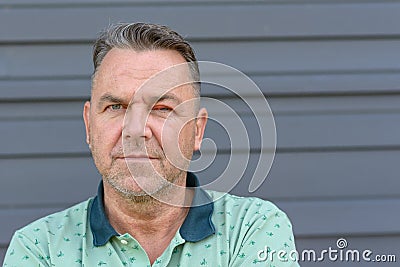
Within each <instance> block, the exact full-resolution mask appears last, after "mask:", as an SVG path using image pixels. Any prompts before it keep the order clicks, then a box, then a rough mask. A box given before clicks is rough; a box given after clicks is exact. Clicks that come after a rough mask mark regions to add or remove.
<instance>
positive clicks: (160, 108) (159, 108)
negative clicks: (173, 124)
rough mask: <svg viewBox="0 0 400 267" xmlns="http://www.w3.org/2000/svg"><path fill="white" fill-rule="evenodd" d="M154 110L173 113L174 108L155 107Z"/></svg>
mask: <svg viewBox="0 0 400 267" xmlns="http://www.w3.org/2000/svg"><path fill="white" fill-rule="evenodd" d="M153 110H155V111H162V112H170V111H172V108H170V107H166V106H160V107H158V106H155V107H153Z"/></svg>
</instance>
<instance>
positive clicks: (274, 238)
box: [3, 173, 299, 267]
mask: <svg viewBox="0 0 400 267" xmlns="http://www.w3.org/2000/svg"><path fill="white" fill-rule="evenodd" d="M187 181H188V182H187V183H188V186H190V187H195V194H194V199H193V203H195V204H196V205H192V207H191V208H190V210H189V212H188V215H187V217H186V219H185V221H184V222H183V224H182V226H181V227H180V229H179V230H178V231H177V232H176V234H175V236H174V237H173V238H172V240H171V243H170V244H169V246H168V247H167V249H166V250H165V251H164V252H163V254H162V255H161V256H160V257H159V258H157V259H156V261H155V262H154V263H153V264H152V265H151V264H150V261H149V259H148V257H147V254H146V252H145V251H144V250H143V248H142V247H141V245H140V244H139V243H138V242H137V241H136V240H135V238H133V237H132V236H131V235H130V234H128V233H125V234H118V233H117V232H116V231H115V230H114V228H113V227H112V226H111V225H110V223H109V221H108V219H107V217H106V214H105V212H104V206H103V186H102V183H101V184H100V186H99V191H98V194H97V196H96V197H95V198H90V199H88V200H87V201H84V202H82V203H79V204H77V205H75V206H73V207H71V208H68V209H66V210H64V211H61V212H58V213H55V214H52V215H50V216H47V217H44V218H42V219H39V220H37V221H35V222H33V223H31V224H29V225H27V226H25V227H24V228H22V229H20V230H18V231H16V233H15V234H14V236H13V238H12V240H11V243H10V246H9V248H8V250H7V253H6V257H5V261H4V264H3V267H14V266H15V267H17V266H18V267H26V266H29V267H31V266H32V267H41V266H46V267H47V266H68V267H73V266H87V267H91V266H103V267H107V266H112V267H118V266H154V267H161V266H174V267H183V266H213V267H225V266H232V267H233V266H245V267H247V266H268V267H279V266H285V267H287V266H299V265H298V263H297V261H294V260H293V258H292V257H289V255H290V254H289V253H290V251H294V250H295V244H294V237H293V232H292V226H291V224H290V222H289V220H288V218H287V216H286V215H285V213H283V212H282V211H281V210H279V209H278V208H277V207H276V206H275V205H273V204H272V203H271V202H268V201H265V200H261V199H258V198H252V197H248V198H244V197H237V196H233V195H230V194H224V193H219V192H215V191H208V190H207V191H205V190H203V189H201V188H200V187H198V179H197V178H196V176H195V175H193V174H191V173H188V176H187ZM199 203H200V204H204V205H199ZM281 250H283V251H286V252H287V253H286V255H283V254H281V256H282V255H283V256H282V257H279V259H278V257H276V256H275V258H273V257H268V258H266V257H265V255H266V254H263V253H265V252H272V251H276V253H278V252H279V251H281ZM261 251H262V252H261ZM284 254H285V253H284ZM272 256H273V255H272Z"/></svg>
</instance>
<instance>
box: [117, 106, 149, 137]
mask: <svg viewBox="0 0 400 267" xmlns="http://www.w3.org/2000/svg"><path fill="white" fill-rule="evenodd" d="M148 115H149V114H148V112H146V111H145V110H139V109H132V108H131V109H128V110H127V111H126V114H125V119H124V124H123V127H122V136H123V138H124V139H126V140H127V139H132V140H140V139H142V138H143V139H146V140H147V139H150V138H151V136H152V132H151V129H150V127H149V124H148Z"/></svg>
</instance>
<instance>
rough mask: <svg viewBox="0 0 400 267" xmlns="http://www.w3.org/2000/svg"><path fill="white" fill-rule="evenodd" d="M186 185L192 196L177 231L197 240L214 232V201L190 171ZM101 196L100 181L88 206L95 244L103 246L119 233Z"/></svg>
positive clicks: (101, 185) (184, 236)
mask: <svg viewBox="0 0 400 267" xmlns="http://www.w3.org/2000/svg"><path fill="white" fill-rule="evenodd" d="M186 186H187V187H194V197H193V201H192V206H191V207H190V209H189V212H188V214H187V216H186V218H185V221H184V222H183V224H182V226H181V228H180V230H179V233H180V234H181V236H182V238H183V239H185V240H186V241H189V242H197V241H200V240H202V239H204V238H206V237H208V236H210V235H212V234H214V233H215V227H214V224H213V223H212V221H211V217H212V214H213V211H214V203H213V202H212V199H211V197H210V196H209V195H208V194H207V192H206V191H204V190H203V189H202V188H201V187H199V180H198V178H197V177H196V175H194V174H193V173H191V172H188V173H187V179H186ZM103 196H104V190H103V182H102V181H101V182H100V184H99V188H98V191H97V196H96V197H95V198H94V199H93V201H92V204H91V205H90V207H89V223H90V228H91V230H92V233H93V244H94V245H95V246H103V245H105V244H106V243H107V242H108V241H109V240H110V238H112V237H113V236H118V235H119V234H118V233H117V231H115V229H114V228H113V227H112V226H111V224H110V222H109V220H108V218H107V216H106V214H105V211H104V205H103V203H104V202H103Z"/></svg>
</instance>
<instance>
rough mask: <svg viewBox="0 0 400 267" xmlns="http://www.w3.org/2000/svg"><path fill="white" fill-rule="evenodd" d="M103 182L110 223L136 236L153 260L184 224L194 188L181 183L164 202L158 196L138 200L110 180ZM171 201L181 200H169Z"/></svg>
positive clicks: (169, 193) (117, 228) (119, 231)
mask: <svg viewBox="0 0 400 267" xmlns="http://www.w3.org/2000/svg"><path fill="white" fill-rule="evenodd" d="M103 184H104V207H105V212H106V215H107V217H108V219H109V221H110V224H111V225H112V226H113V228H114V229H115V230H116V231H117V232H118V233H120V234H124V233H129V234H130V235H131V236H132V237H134V238H135V239H136V240H137V241H138V242H139V243H140V245H141V246H142V247H143V248H144V249H145V251H146V253H147V255H148V257H149V259H150V262H151V263H153V262H154V261H155V260H156V259H157V257H159V256H160V255H161V254H162V252H163V251H164V250H165V249H166V248H167V247H168V245H169V243H170V242H171V240H172V238H173V237H174V236H175V233H176V232H177V231H178V229H179V228H180V227H181V225H182V224H183V222H184V220H185V218H186V215H187V213H188V211H189V207H188V206H190V203H191V202H192V199H193V195H194V193H193V190H190V189H186V188H184V187H180V188H179V189H175V190H174V192H168V194H167V195H168V196H171V197H170V198H169V199H167V201H163V202H161V201H159V200H157V199H155V198H150V199H148V200H147V201H134V200H132V199H127V198H126V197H124V196H122V195H121V194H120V193H119V192H117V191H116V190H115V189H114V188H112V187H111V186H110V185H109V184H108V183H107V182H104V183H103ZM177 191H178V192H177ZM170 201H173V202H172V203H181V204H180V205H171V204H167V203H171V202H170ZM188 204H189V205H188Z"/></svg>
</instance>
